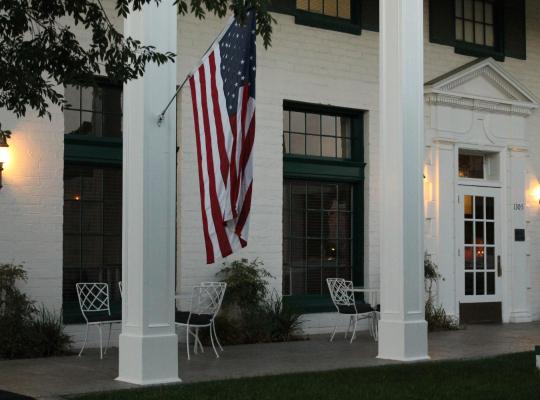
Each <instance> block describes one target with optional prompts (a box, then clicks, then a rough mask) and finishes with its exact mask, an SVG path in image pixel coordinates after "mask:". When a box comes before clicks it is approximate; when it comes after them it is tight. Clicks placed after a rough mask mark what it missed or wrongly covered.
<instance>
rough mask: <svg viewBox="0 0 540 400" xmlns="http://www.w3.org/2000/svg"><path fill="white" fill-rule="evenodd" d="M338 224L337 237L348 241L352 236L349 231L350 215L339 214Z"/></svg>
mask: <svg viewBox="0 0 540 400" xmlns="http://www.w3.org/2000/svg"><path fill="white" fill-rule="evenodd" d="M338 221H339V224H338V231H339V232H338V235H339V237H340V238H344V239H349V238H351V236H352V233H351V232H352V231H351V223H352V219H351V213H346V212H340V213H339V220H338Z"/></svg>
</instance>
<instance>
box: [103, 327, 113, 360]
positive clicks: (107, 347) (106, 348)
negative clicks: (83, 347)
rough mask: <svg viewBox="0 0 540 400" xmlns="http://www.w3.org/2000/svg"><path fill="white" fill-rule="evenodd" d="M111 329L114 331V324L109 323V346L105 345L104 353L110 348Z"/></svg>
mask: <svg viewBox="0 0 540 400" xmlns="http://www.w3.org/2000/svg"><path fill="white" fill-rule="evenodd" d="M111 331H112V324H109V337H108V338H107V346H105V351H104V352H103V354H107V350H108V349H109V344H110V343H111Z"/></svg>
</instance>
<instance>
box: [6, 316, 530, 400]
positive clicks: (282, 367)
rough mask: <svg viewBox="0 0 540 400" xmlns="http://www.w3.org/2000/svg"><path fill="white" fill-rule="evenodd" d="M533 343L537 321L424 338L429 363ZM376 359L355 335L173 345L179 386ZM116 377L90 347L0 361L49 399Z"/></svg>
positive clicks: (27, 389) (30, 390)
mask: <svg viewBox="0 0 540 400" xmlns="http://www.w3.org/2000/svg"><path fill="white" fill-rule="evenodd" d="M535 345H540V322H535V323H530V324H511V325H510V324H507V325H474V326H469V327H467V329H465V330H461V331H456V332H436V333H432V334H430V337H429V352H430V356H431V359H432V360H433V361H437V360H452V359H467V358H479V357H489V356H494V355H499V354H505V353H514V352H522V351H533V350H534V346H535ZM376 356H377V344H376V343H374V342H373V341H371V340H370V338H369V337H368V335H367V333H366V332H360V334H359V337H358V338H357V339H356V341H355V342H353V344H349V343H348V342H346V341H345V340H344V339H343V336H342V335H339V336H338V337H336V340H335V341H334V342H333V343H329V342H328V336H327V335H323V336H321V335H318V336H312V337H311V338H310V340H308V341H301V342H292V343H270V344H258V345H241V346H228V347H225V352H224V353H223V355H222V357H221V358H220V359H219V360H218V359H216V358H215V356H214V354H213V352H212V349H211V348H207V349H206V352H205V353H204V354H200V355H195V356H193V357H192V360H191V361H189V362H188V361H187V359H186V354H185V348H184V346H182V345H180V346H179V359H180V377H181V378H182V380H183V381H184V382H200V381H208V380H218V379H231V378H239V377H248V376H260V375H273V374H283V373H294V372H307V371H324V370H332V369H341V368H355V367H368V366H376V365H385V364H391V363H395V362H391V361H386V360H379V359H377V358H376ZM117 373H118V352H117V350H116V349H112V350H111V351H110V352H109V354H107V356H106V357H105V359H103V360H100V359H99V352H98V351H97V350H96V349H90V350H87V351H85V353H84V355H83V357H81V358H78V357H76V356H69V357H55V358H48V359H32V360H14V361H0V390H6V391H11V392H16V393H20V394H25V395H28V396H33V397H36V398H40V399H54V398H58V397H59V396H61V395H66V394H76V393H86V392H94V391H104V390H115V389H123V388H130V387H134V385H129V384H125V383H122V382H116V381H114V378H116V376H117Z"/></svg>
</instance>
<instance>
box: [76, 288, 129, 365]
mask: <svg viewBox="0 0 540 400" xmlns="http://www.w3.org/2000/svg"><path fill="white" fill-rule="evenodd" d="M75 286H76V289H77V297H78V299H79V307H80V309H81V313H82V315H83V317H84V319H85V321H86V334H85V336H84V344H83V346H82V348H81V351H80V352H79V357H80V356H81V355H82V353H83V351H84V348H85V347H86V342H87V341H88V329H89V327H90V326H91V325H93V326H96V327H97V328H98V330H99V358H100V359H102V358H103V354H107V349H108V347H109V343H110V341H111V330H112V324H115V323H121V322H122V319H121V318H120V319H118V317H115V316H112V315H111V308H110V304H109V285H108V284H106V283H97V282H84V283H82V282H81V283H77V284H76V285H75ZM107 324H108V325H109V337H108V339H107V346H106V347H105V352H104V351H103V332H102V326H103V325H107Z"/></svg>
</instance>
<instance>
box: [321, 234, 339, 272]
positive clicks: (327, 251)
mask: <svg viewBox="0 0 540 400" xmlns="http://www.w3.org/2000/svg"><path fill="white" fill-rule="evenodd" d="M336 263H337V243H336V241H335V240H326V241H324V242H323V264H324V265H325V266H331V265H336Z"/></svg>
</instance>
